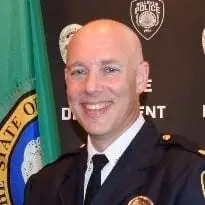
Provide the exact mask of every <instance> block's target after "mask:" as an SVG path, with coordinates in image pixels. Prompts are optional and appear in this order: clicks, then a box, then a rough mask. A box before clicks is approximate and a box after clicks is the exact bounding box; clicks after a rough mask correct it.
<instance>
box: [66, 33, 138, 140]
mask: <svg viewBox="0 0 205 205" xmlns="http://www.w3.org/2000/svg"><path fill="white" fill-rule="evenodd" d="M132 60H133V59H132V58H131V54H130V52H129V49H127V48H126V44H124V43H121V41H120V40H119V39H117V38H115V37H113V38H112V37H108V36H99V37H98V38H95V39H91V38H90V39H89V37H88V38H86V37H85V38H80V39H78V40H77V39H75V40H74V41H73V42H72V44H71V45H70V46H69V50H68V64H67V68H66V69H65V79H66V85H67V97H68V102H69V105H70V107H71V110H72V112H73V113H74V115H75V117H76V119H77V120H78V121H79V123H80V124H81V125H82V126H83V127H84V129H85V130H86V131H87V132H88V133H89V135H90V136H94V137H99V138H100V137H101V138H103V137H114V136H116V137H118V136H119V135H120V134H121V133H122V132H123V131H124V130H126V129H127V128H128V127H129V126H130V125H131V123H132V122H133V121H134V120H135V119H136V118H137V116H138V112H139V89H138V86H137V66H136V67H132V66H133V63H132ZM138 66H139V65H138Z"/></svg>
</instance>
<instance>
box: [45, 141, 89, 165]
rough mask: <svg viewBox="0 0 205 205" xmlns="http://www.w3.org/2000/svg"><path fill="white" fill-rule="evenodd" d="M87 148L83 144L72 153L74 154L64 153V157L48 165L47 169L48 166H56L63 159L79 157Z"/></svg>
mask: <svg viewBox="0 0 205 205" xmlns="http://www.w3.org/2000/svg"><path fill="white" fill-rule="evenodd" d="M84 147H85V144H82V145H81V146H80V147H79V148H77V149H76V150H74V151H72V152H67V153H64V154H62V155H60V156H59V157H58V158H57V159H56V160H55V161H53V162H51V163H49V164H47V165H46V166H45V167H47V166H50V165H52V164H56V163H58V162H60V161H62V160H63V159H67V158H72V157H75V156H78V155H79V154H80V152H81V150H82V149H83V148H84Z"/></svg>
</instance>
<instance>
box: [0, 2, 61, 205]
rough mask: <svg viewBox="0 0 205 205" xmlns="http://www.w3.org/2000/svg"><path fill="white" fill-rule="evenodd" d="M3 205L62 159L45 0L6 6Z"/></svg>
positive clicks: (0, 49) (1, 55) (0, 70)
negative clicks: (45, 25) (43, 15)
mask: <svg viewBox="0 0 205 205" xmlns="http://www.w3.org/2000/svg"><path fill="white" fill-rule="evenodd" d="M0 25H1V28H0V45H1V46H0V202H1V203H2V204H9V205H10V204H15V205H22V204H23V192H24V187H25V183H26V181H27V179H28V178H29V176H30V175H31V174H33V173H35V172H37V171H38V170H39V169H40V168H41V167H42V166H43V164H47V163H49V162H51V161H53V160H54V159H56V158H57V156H58V155H59V154H60V146H59V136H58V132H57V124H56V114H55V112H54V110H55V109H54V100H53V93H52V86H51V79H50V73H49V68H48V59H47V53H46V48H45V42H44V32H43V26H42V19H41V10H40V3H39V0H15V1H14V0H1V1H0Z"/></svg>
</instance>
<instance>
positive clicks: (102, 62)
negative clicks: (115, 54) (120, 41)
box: [100, 59, 120, 65]
mask: <svg viewBox="0 0 205 205" xmlns="http://www.w3.org/2000/svg"><path fill="white" fill-rule="evenodd" d="M100 64H101V65H107V64H120V63H119V61H117V60H116V59H108V60H100Z"/></svg>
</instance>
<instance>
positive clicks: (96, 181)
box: [84, 154, 108, 205]
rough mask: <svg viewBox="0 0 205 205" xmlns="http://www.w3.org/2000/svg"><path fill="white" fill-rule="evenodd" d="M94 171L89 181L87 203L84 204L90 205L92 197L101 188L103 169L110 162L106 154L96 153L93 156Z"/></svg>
mask: <svg viewBox="0 0 205 205" xmlns="http://www.w3.org/2000/svg"><path fill="white" fill-rule="evenodd" d="M92 161H93V172H92V174H91V176H90V180H89V182H88V186H87V190H86V195H85V203H84V205H90V203H91V201H92V199H93V198H94V196H95V195H96V194H97V192H98V191H99V190H100V187H101V170H102V168H103V167H104V166H105V165H106V164H107V163H108V159H107V157H106V156H105V155H104V154H96V155H94V156H93V157H92Z"/></svg>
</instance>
